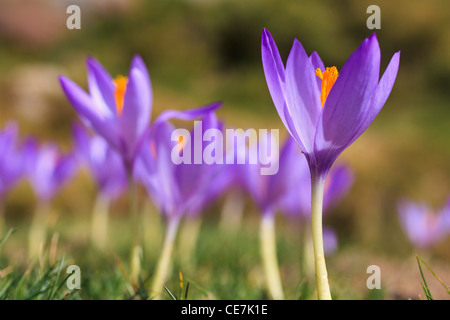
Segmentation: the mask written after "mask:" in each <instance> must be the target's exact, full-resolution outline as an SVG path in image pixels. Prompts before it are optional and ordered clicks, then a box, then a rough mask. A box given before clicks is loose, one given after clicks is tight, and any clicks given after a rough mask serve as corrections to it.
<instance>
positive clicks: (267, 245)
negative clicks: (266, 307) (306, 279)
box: [259, 213, 284, 300]
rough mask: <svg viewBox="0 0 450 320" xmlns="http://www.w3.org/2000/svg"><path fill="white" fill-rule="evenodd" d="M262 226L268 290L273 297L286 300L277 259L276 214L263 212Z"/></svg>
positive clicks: (262, 255)
mask: <svg viewBox="0 0 450 320" xmlns="http://www.w3.org/2000/svg"><path fill="white" fill-rule="evenodd" d="M260 227H261V228H260V238H259V239H260V250H261V257H262V261H263V268H264V274H265V279H266V286H267V290H268V291H269V294H270V296H271V297H272V299H274V300H284V294H283V288H282V285H281V276H280V270H279V267H278V259H277V247H276V237H275V220H274V215H273V214H272V213H269V214H267V213H265V214H263V216H262V218H261V226H260Z"/></svg>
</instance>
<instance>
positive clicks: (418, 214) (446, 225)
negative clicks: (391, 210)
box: [398, 199, 450, 249]
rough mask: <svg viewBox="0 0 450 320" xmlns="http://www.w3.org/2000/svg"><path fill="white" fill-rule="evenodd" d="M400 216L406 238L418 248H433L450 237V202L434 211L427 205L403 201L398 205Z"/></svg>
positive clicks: (407, 200)
mask: <svg viewBox="0 0 450 320" xmlns="http://www.w3.org/2000/svg"><path fill="white" fill-rule="evenodd" d="M398 214H399V219H400V223H401V226H402V227H403V230H404V232H405V233H406V236H407V237H408V239H409V240H410V242H411V244H412V245H413V246H414V247H416V248H420V249H426V248H430V247H433V246H435V245H437V244H439V243H440V242H441V241H443V240H444V239H445V238H446V237H447V236H448V235H450V200H449V201H448V202H447V203H446V205H445V206H443V207H442V208H440V209H439V210H434V209H432V208H431V207H430V206H429V205H427V204H425V203H416V202H414V201H412V200H409V199H403V200H401V201H400V202H399V203H398Z"/></svg>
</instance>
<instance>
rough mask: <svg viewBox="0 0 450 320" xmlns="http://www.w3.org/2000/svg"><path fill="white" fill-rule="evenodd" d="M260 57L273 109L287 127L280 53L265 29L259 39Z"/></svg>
mask: <svg viewBox="0 0 450 320" xmlns="http://www.w3.org/2000/svg"><path fill="white" fill-rule="evenodd" d="M261 56H262V63H263V68H264V74H265V77H266V82H267V86H268V88H269V92H270V95H271V96H272V100H273V103H274V105H275V108H276V109H277V111H278V115H279V116H280V118H281V121H282V122H283V124H284V125H285V126H286V127H287V124H286V117H287V116H288V115H287V114H285V104H286V102H285V96H284V91H285V69H284V64H283V61H282V60H281V57H280V53H279V52H278V48H277V46H276V44H275V41H274V40H273V38H272V35H271V34H270V32H269V31H267V29H264V30H263V34H262V39H261Z"/></svg>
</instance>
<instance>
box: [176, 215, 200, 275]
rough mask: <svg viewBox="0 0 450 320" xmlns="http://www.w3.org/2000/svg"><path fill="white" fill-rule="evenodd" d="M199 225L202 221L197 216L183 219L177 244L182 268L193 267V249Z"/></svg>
mask: <svg viewBox="0 0 450 320" xmlns="http://www.w3.org/2000/svg"><path fill="white" fill-rule="evenodd" d="M201 225H202V219H201V218H200V217H198V216H197V217H192V218H191V217H189V218H188V219H185V220H184V223H183V226H182V227H181V230H180V236H179V241H178V242H177V243H178V250H179V252H181V256H180V260H181V263H182V264H183V266H185V267H184V268H186V267H187V266H191V267H192V266H193V265H194V261H195V259H194V256H195V247H196V244H197V239H198V235H199V233H200V226H201Z"/></svg>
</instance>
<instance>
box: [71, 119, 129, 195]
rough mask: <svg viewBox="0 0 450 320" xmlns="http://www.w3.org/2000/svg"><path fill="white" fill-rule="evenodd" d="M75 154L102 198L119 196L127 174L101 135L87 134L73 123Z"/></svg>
mask: <svg viewBox="0 0 450 320" xmlns="http://www.w3.org/2000/svg"><path fill="white" fill-rule="evenodd" d="M73 136H74V141H75V156H76V158H77V160H79V162H80V163H81V164H83V165H87V167H88V169H89V171H90V173H91V174H92V176H93V177H94V179H95V182H96V184H97V186H98V189H99V192H100V193H101V195H102V197H103V198H106V199H113V198H115V197H117V196H119V195H120V194H121V193H122V192H123V191H124V189H125V187H126V184H127V174H126V170H125V167H124V164H123V162H122V159H121V157H120V155H119V154H118V153H117V152H116V151H115V150H114V149H112V148H111V147H110V146H109V144H108V143H107V142H106V141H105V139H103V138H102V137H101V136H98V135H94V136H92V137H91V136H89V134H88V132H87V131H86V130H85V129H84V128H83V127H82V126H80V125H74V127H73Z"/></svg>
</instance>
